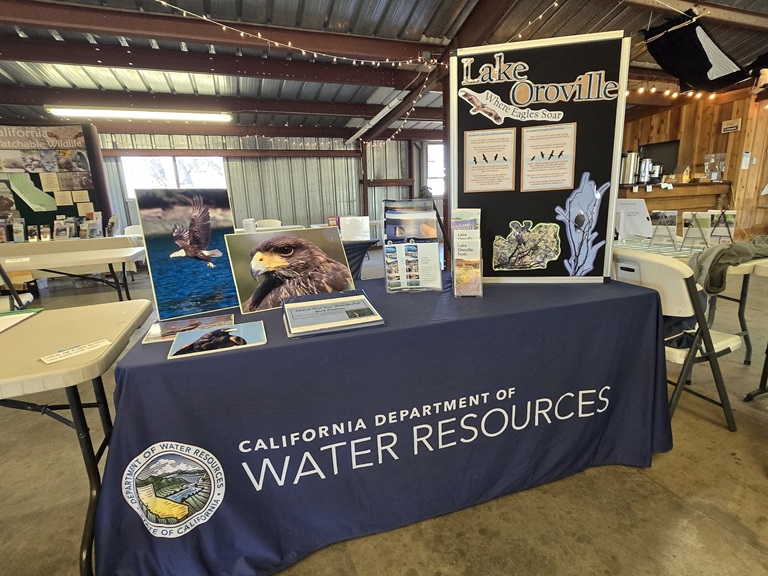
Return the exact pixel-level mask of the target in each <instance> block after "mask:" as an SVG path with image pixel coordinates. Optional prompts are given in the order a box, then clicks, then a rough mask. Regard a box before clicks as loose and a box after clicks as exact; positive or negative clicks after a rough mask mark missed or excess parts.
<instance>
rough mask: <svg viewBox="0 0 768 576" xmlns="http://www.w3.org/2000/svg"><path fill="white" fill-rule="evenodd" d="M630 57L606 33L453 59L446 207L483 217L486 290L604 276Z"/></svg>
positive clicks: (617, 37)
mask: <svg viewBox="0 0 768 576" xmlns="http://www.w3.org/2000/svg"><path fill="white" fill-rule="evenodd" d="M629 48H630V41H629V39H628V38H623V33H622V32H609V33H601V34H591V35H584V36H573V37H567V38H557V39H550V40H544V41H541V40H537V41H531V42H518V43H512V44H501V45H495V46H482V47H478V48H466V49H461V50H458V51H457V55H456V56H455V57H454V58H452V60H451V118H452V126H451V160H452V162H451V178H452V180H451V196H452V206H453V207H456V208H480V209H481V239H482V245H483V275H484V277H483V280H484V281H485V282H521V281H523V282H548V281H558V282H559V281H580V282H590V281H591V282H602V281H603V280H604V278H605V277H608V276H609V275H610V250H611V241H612V236H613V234H612V231H613V220H614V209H613V205H614V201H615V198H616V193H617V185H618V177H619V174H618V166H619V158H620V153H621V138H622V131H623V122H624V106H625V90H626V79H627V71H628V62H629Z"/></svg>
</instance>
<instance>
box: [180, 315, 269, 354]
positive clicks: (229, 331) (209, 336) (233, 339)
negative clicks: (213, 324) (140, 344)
mask: <svg viewBox="0 0 768 576" xmlns="http://www.w3.org/2000/svg"><path fill="white" fill-rule="evenodd" d="M266 343H267V333H266V332H265V331H264V322H262V321H261V320H259V321H258V322H248V323H246V324H230V325H229V326H220V327H218V328H214V329H210V328H204V329H202V330H190V331H188V332H180V333H178V334H177V335H176V337H175V338H174V340H173V344H172V345H171V349H170V351H169V352H168V358H169V359H170V360H173V359H175V358H185V357H189V356H197V355H198V354H212V353H214V352H221V351H222V350H230V349H232V348H250V347H252V346H261V345H262V344H266Z"/></svg>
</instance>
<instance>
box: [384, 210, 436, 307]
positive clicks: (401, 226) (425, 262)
mask: <svg viewBox="0 0 768 576" xmlns="http://www.w3.org/2000/svg"><path fill="white" fill-rule="evenodd" d="M384 266H385V273H386V287H387V292H401V291H407V290H442V287H443V284H442V278H441V275H440V268H441V266H440V244H439V243H438V238H437V213H436V212H435V210H434V207H433V205H432V201H431V200H385V201H384Z"/></svg>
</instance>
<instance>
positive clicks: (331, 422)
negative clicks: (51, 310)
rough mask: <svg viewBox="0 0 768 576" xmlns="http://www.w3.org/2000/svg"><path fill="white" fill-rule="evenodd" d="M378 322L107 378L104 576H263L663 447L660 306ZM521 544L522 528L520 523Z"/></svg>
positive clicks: (570, 300) (576, 298) (547, 303)
mask: <svg viewBox="0 0 768 576" xmlns="http://www.w3.org/2000/svg"><path fill="white" fill-rule="evenodd" d="M357 287H358V288H362V289H364V290H365V291H366V292H367V294H368V296H369V298H370V300H371V302H372V303H373V305H374V306H375V307H376V308H377V309H378V310H379V312H380V313H381V315H382V316H383V317H384V319H385V320H386V322H387V324H386V326H380V327H374V328H367V329H362V330H358V331H352V332H345V333H337V334H332V335H324V336H316V337H313V338H307V339H303V340H288V338H287V337H286V335H285V328H284V327H283V323H282V318H281V312H280V311H279V310H272V311H266V312H263V313H258V314H251V315H248V316H245V317H242V316H236V321H238V322H243V321H246V322H247V321H255V320H263V321H264V324H265V327H266V332H267V337H268V342H267V344H266V345H264V346H259V347H257V348H250V349H246V350H227V351H221V352H218V353H216V354H207V355H200V356H196V357H191V358H189V357H188V358H184V359H174V360H166V355H167V353H168V350H169V347H170V344H169V343H159V344H147V345H143V346H137V347H135V348H134V349H133V350H131V352H130V353H129V354H128V355H126V357H125V358H124V359H123V360H121V362H120V363H119V364H118V366H117V367H116V381H117V388H116V392H115V403H116V411H117V416H116V419H115V429H114V433H113V436H112V442H111V444H110V450H109V455H108V458H107V463H106V468H105V476H104V486H103V490H102V497H101V500H100V503H99V510H98V514H97V535H96V559H97V568H98V573H99V574H103V575H117V574H126V575H127V574H141V575H142V576H156V575H161V574H162V575H167V576H171V575H174V576H175V575H179V574H185V575H186V574H189V575H192V574H195V575H197V574H206V575H209V576H212V575H227V576H241V575H243V576H244V575H248V576H254V575H265V574H270V573H272V572H274V571H275V570H278V569H280V568H283V567H285V566H288V565H289V564H291V563H294V562H296V561H297V560H299V559H301V558H302V557H304V556H306V555H307V554H309V553H311V552H313V551H315V550H317V549H319V548H322V547H323V546H326V545H328V544H331V543H334V542H338V541H341V540H344V539H347V538H352V537H356V536H362V535H366V534H371V533H375V532H380V531H384V530H388V529H392V528H396V527H399V526H403V525H405V524H409V523H412V522H416V521H419V520H423V519H426V518H431V517H434V516H437V515H440V514H445V513H448V512H451V511H454V510H459V509H461V508H465V507H467V506H471V505H473V504H477V503H480V502H484V501H487V500H490V499H492V498H495V497H498V496H501V495H503V494H508V493H510V492H515V491H517V490H522V489H524V488H529V487H532V486H536V485H539V484H543V483H545V482H551V481H553V480H557V479H559V478H563V477H565V476H568V475H571V474H575V473H578V472H580V471H582V470H584V469H586V468H589V467H591V466H599V465H606V464H625V465H632V466H649V465H650V464H651V457H652V455H653V453H654V452H662V451H667V450H669V449H671V446H672V438H671V431H670V421H669V411H668V408H667V384H666V364H665V361H664V349H663V343H662V339H661V333H660V330H661V316H660V305H659V298H658V294H657V293H656V292H654V291H650V290H646V289H644V288H638V287H635V286H631V285H628V284H622V283H618V282H612V283H609V284H600V285H594V284H571V285H562V284H538V285H523V284H519V285H487V286H485V288H484V297H483V298H461V299H457V298H454V297H453V296H452V294H451V291H450V289H448V290H444V291H443V292H422V293H413V294H402V293H401V294H386V293H385V289H384V285H383V281H382V280H380V279H377V280H365V281H361V282H359V283H357ZM521 529H524V527H522V528H521Z"/></svg>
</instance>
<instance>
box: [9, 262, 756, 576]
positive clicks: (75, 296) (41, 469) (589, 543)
mask: <svg viewBox="0 0 768 576" xmlns="http://www.w3.org/2000/svg"><path fill="white" fill-rule="evenodd" d="M381 275H382V270H381V253H380V251H379V252H378V253H377V252H374V253H373V257H372V259H371V260H370V261H366V263H365V268H364V277H366V278H367V277H377V276H381ZM131 286H132V288H131V289H132V293H133V296H134V298H139V297H144V298H150V295H151V292H150V288H149V281H148V277H147V275H146V273H143V274H139V275H137V277H136V280H135V282H134V283H133V284H132V285H131ZM751 288H752V289H751V292H750V299H749V307H748V310H747V319H748V322H749V323H750V328H751V332H752V340H753V344H754V348H755V350H754V360H753V364H752V365H750V366H745V365H744V364H743V362H742V361H743V348H742V350H740V351H737V352H734V353H732V354H730V355H729V356H727V357H725V358H723V359H722V360H721V364H722V367H723V372H724V374H725V379H726V384H727V386H728V388H729V392H730V395H731V401H732V403H733V406H734V410H735V411H736V421H737V424H738V427H739V430H738V432H736V433H732V432H728V430H727V429H726V428H725V424H724V419H723V416H722V411H721V410H720V409H719V408H717V407H715V406H712V405H710V404H708V403H706V402H703V401H701V400H699V399H697V398H695V397H693V396H690V395H687V394H686V395H684V396H683V398H682V399H681V401H680V406H679V408H678V410H677V412H676V414H675V417H674V419H673V432H674V442H675V447H674V449H673V450H672V451H671V452H669V453H667V454H660V455H657V456H656V457H655V458H654V461H653V466H652V467H651V468H648V469H640V468H631V467H624V466H606V467H600V468H592V469H590V470H587V471H586V472H583V473H581V474H578V475H576V476H572V477H570V478H567V479H564V480H560V481H558V482H553V483H550V484H546V485H544V486H540V487H538V488H533V489H530V490H526V491H523V492H519V493H516V494H511V495H509V496H505V497H502V498H498V499H496V500H493V501H491V502H488V503H486V504H482V505H478V506H474V507H472V508H469V509H466V510H463V511H459V512H455V513H452V514H448V515H446V516H442V517H440V518H435V519H432V520H427V521H424V522H419V523H417V524H413V525H411V526H408V527H405V528H401V529H398V530H392V531H390V532H386V533H382V534H377V535H374V536H370V537H366V538H359V539H355V540H350V541H347V542H342V543H339V544H336V545H333V546H329V547H328V548H325V549H323V550H321V551H319V552H317V553H315V554H313V555H311V556H309V557H308V558H306V559H305V560H303V561H301V562H299V563H298V564H296V565H294V566H292V567H290V568H288V569H287V570H285V571H283V572H282V573H281V574H284V575H285V576H324V575H328V576H330V575H333V576H384V575H386V576H392V575H395V576H399V575H404V576H421V575H429V576H437V575H442V576H449V575H457V576H458V575H461V576H495V575H499V576H502V575H504V576H508V575H525V576H535V575H553V574H556V575H579V576H583V575H592V574H605V575H617V574H627V575H642V574H648V575H654V576H658V575H664V576H684V575H694V574H695V575H699V576H707V575H713V576H714V575H717V576H725V575H733V576H757V575H768V498H766V494H767V493H768V395H766V396H763V397H761V398H759V399H757V400H756V401H754V402H751V403H744V402H742V397H743V396H744V394H745V393H746V392H748V391H750V390H751V389H753V388H755V387H756V386H757V383H758V380H759V376H760V369H761V367H762V363H763V358H764V354H763V352H764V350H765V346H766V340H767V339H768V322H766V319H767V316H768V278H753V279H752V286H751ZM738 289H739V282H738V280H736V281H734V282H732V283H729V285H728V289H727V292H726V293H727V294H732V295H736V294H738ZM114 297H115V296H114V292H113V291H111V290H109V289H106V288H103V287H94V286H93V285H92V284H91V283H87V282H86V283H83V282H73V281H72V280H56V281H53V282H51V284H50V287H49V288H48V289H47V290H44V291H43V292H42V293H41V300H40V301H39V302H36V303H35V304H36V305H37V304H39V305H42V306H44V307H46V308H57V307H65V306H77V305H84V304H90V303H96V302H101V301H112V300H113V299H114ZM718 308H719V309H718V317H717V321H716V323H715V327H716V328H718V329H720V330H733V331H736V329H737V326H738V324H737V321H736V305H735V304H733V303H730V302H726V301H721V302H720V304H719V307H718ZM139 335H140V334H137V335H136V337H138V336H139ZM628 337H631V335H628ZM669 368H670V373H673V372H675V371H676V367H674V366H670V367H669ZM707 372H708V370H707V368H706V367H704V366H700V367H697V368H696V369H695V370H694V382H695V385H696V386H698V387H702V388H707V387H709V385H710V382H711V379H710V378H708V377H707ZM105 384H106V387H107V394H108V396H110V398H111V395H112V391H113V390H114V378H113V376H112V374H111V372H110V373H109V374H107V376H106V378H105ZM81 388H82V390H84V389H85V387H81ZM84 396H85V397H89V396H88V395H87V394H84ZM62 397H63V394H59V393H56V392H54V393H49V394H39V395H37V397H36V398H35V400H37V401H39V402H50V403H56V402H61V401H62ZM93 428H94V429H98V424H97V423H96V422H95V421H94V424H93ZM0 454H2V459H0V479H1V480H0V502H1V503H2V504H0V574H3V575H5V574H7V575H9V576H76V575H77V573H78V570H77V556H78V546H79V540H80V535H81V530H82V522H83V517H84V514H85V504H86V496H87V483H86V478H85V474H84V470H83V468H82V461H81V459H80V454H79V451H78V447H77V442H76V439H75V437H74V433H72V432H71V431H70V430H68V429H67V428H64V427H63V426H62V425H61V424H58V423H56V422H54V421H53V420H51V419H50V418H44V417H40V416H38V415H35V414H31V413H25V412H21V411H14V410H8V409H2V410H0ZM99 576H108V575H99ZM137 576H141V575H137ZM178 576H192V575H186V574H185V575H181V574H180V575H178ZM200 576H202V575H200Z"/></svg>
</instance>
